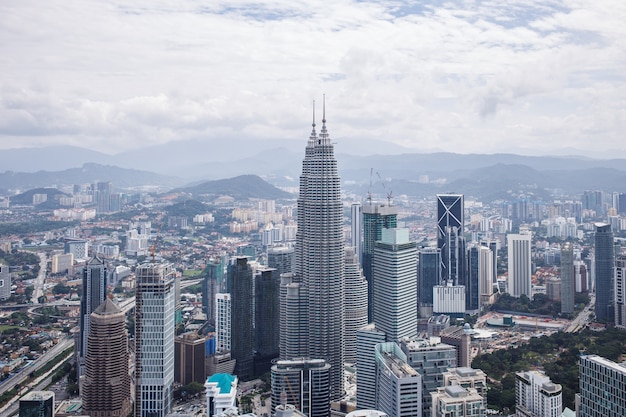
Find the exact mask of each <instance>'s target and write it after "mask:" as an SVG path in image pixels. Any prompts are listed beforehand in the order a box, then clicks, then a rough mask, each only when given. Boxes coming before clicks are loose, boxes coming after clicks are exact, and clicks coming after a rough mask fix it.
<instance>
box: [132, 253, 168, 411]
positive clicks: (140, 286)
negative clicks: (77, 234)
mask: <svg viewBox="0 0 626 417" xmlns="http://www.w3.org/2000/svg"><path fill="white" fill-rule="evenodd" d="M174 273H175V270H174V268H173V266H172V265H171V264H165V263H145V264H143V265H140V266H138V267H137V269H136V270H135V274H136V277H137V295H136V307H135V381H136V382H135V417H165V416H166V415H167V414H168V413H169V412H170V411H171V409H172V401H173V388H172V385H173V383H174V332H175V324H174V316H175V308H176V300H175V283H174Z"/></svg>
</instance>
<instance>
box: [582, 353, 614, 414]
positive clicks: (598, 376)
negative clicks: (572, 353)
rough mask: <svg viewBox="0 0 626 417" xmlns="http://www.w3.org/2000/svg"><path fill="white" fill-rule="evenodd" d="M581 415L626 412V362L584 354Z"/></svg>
mask: <svg viewBox="0 0 626 417" xmlns="http://www.w3.org/2000/svg"><path fill="white" fill-rule="evenodd" d="M579 364H580V373H579V375H580V376H579V392H580V393H579V394H578V398H577V401H576V402H577V411H578V414H577V415H578V416H579V417H606V416H626V363H624V362H623V363H621V364H617V363H615V362H613V361H610V360H608V359H605V358H603V357H601V356H597V355H584V356H581V357H580V361H579Z"/></svg>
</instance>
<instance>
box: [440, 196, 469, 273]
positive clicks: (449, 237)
mask: <svg viewBox="0 0 626 417" xmlns="http://www.w3.org/2000/svg"><path fill="white" fill-rule="evenodd" d="M464 228H465V220H464V204H463V194H437V248H438V249H439V250H440V252H441V279H442V280H444V281H446V282H447V283H449V284H450V285H459V284H461V285H463V283H464V280H465V277H464V265H463V264H464V262H463V260H464V257H465V239H464V237H463V233H464ZM459 281H460V282H459Z"/></svg>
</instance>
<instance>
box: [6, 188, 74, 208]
mask: <svg viewBox="0 0 626 417" xmlns="http://www.w3.org/2000/svg"><path fill="white" fill-rule="evenodd" d="M35 194H45V195H46V201H45V202H43V203H39V204H38V205H37V207H39V208H40V209H54V208H58V207H59V206H60V205H59V198H61V197H68V196H69V194H66V193H64V192H63V191H60V190H57V189H56V188H34V189H32V190H28V191H26V192H23V193H21V194H16V195H14V196H11V205H31V204H33V196H34V195H35Z"/></svg>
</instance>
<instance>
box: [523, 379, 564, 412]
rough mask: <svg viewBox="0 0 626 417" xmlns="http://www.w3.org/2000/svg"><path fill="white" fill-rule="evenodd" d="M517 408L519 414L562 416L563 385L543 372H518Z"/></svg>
mask: <svg viewBox="0 0 626 417" xmlns="http://www.w3.org/2000/svg"><path fill="white" fill-rule="evenodd" d="M515 409H516V410H517V414H516V415H518V416H537V417H552V416H560V415H561V413H562V412H563V400H562V387H561V385H559V384H555V383H553V382H552V381H551V380H550V377H548V376H546V375H545V374H543V373H542V372H539V371H528V372H518V373H516V374H515Z"/></svg>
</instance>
